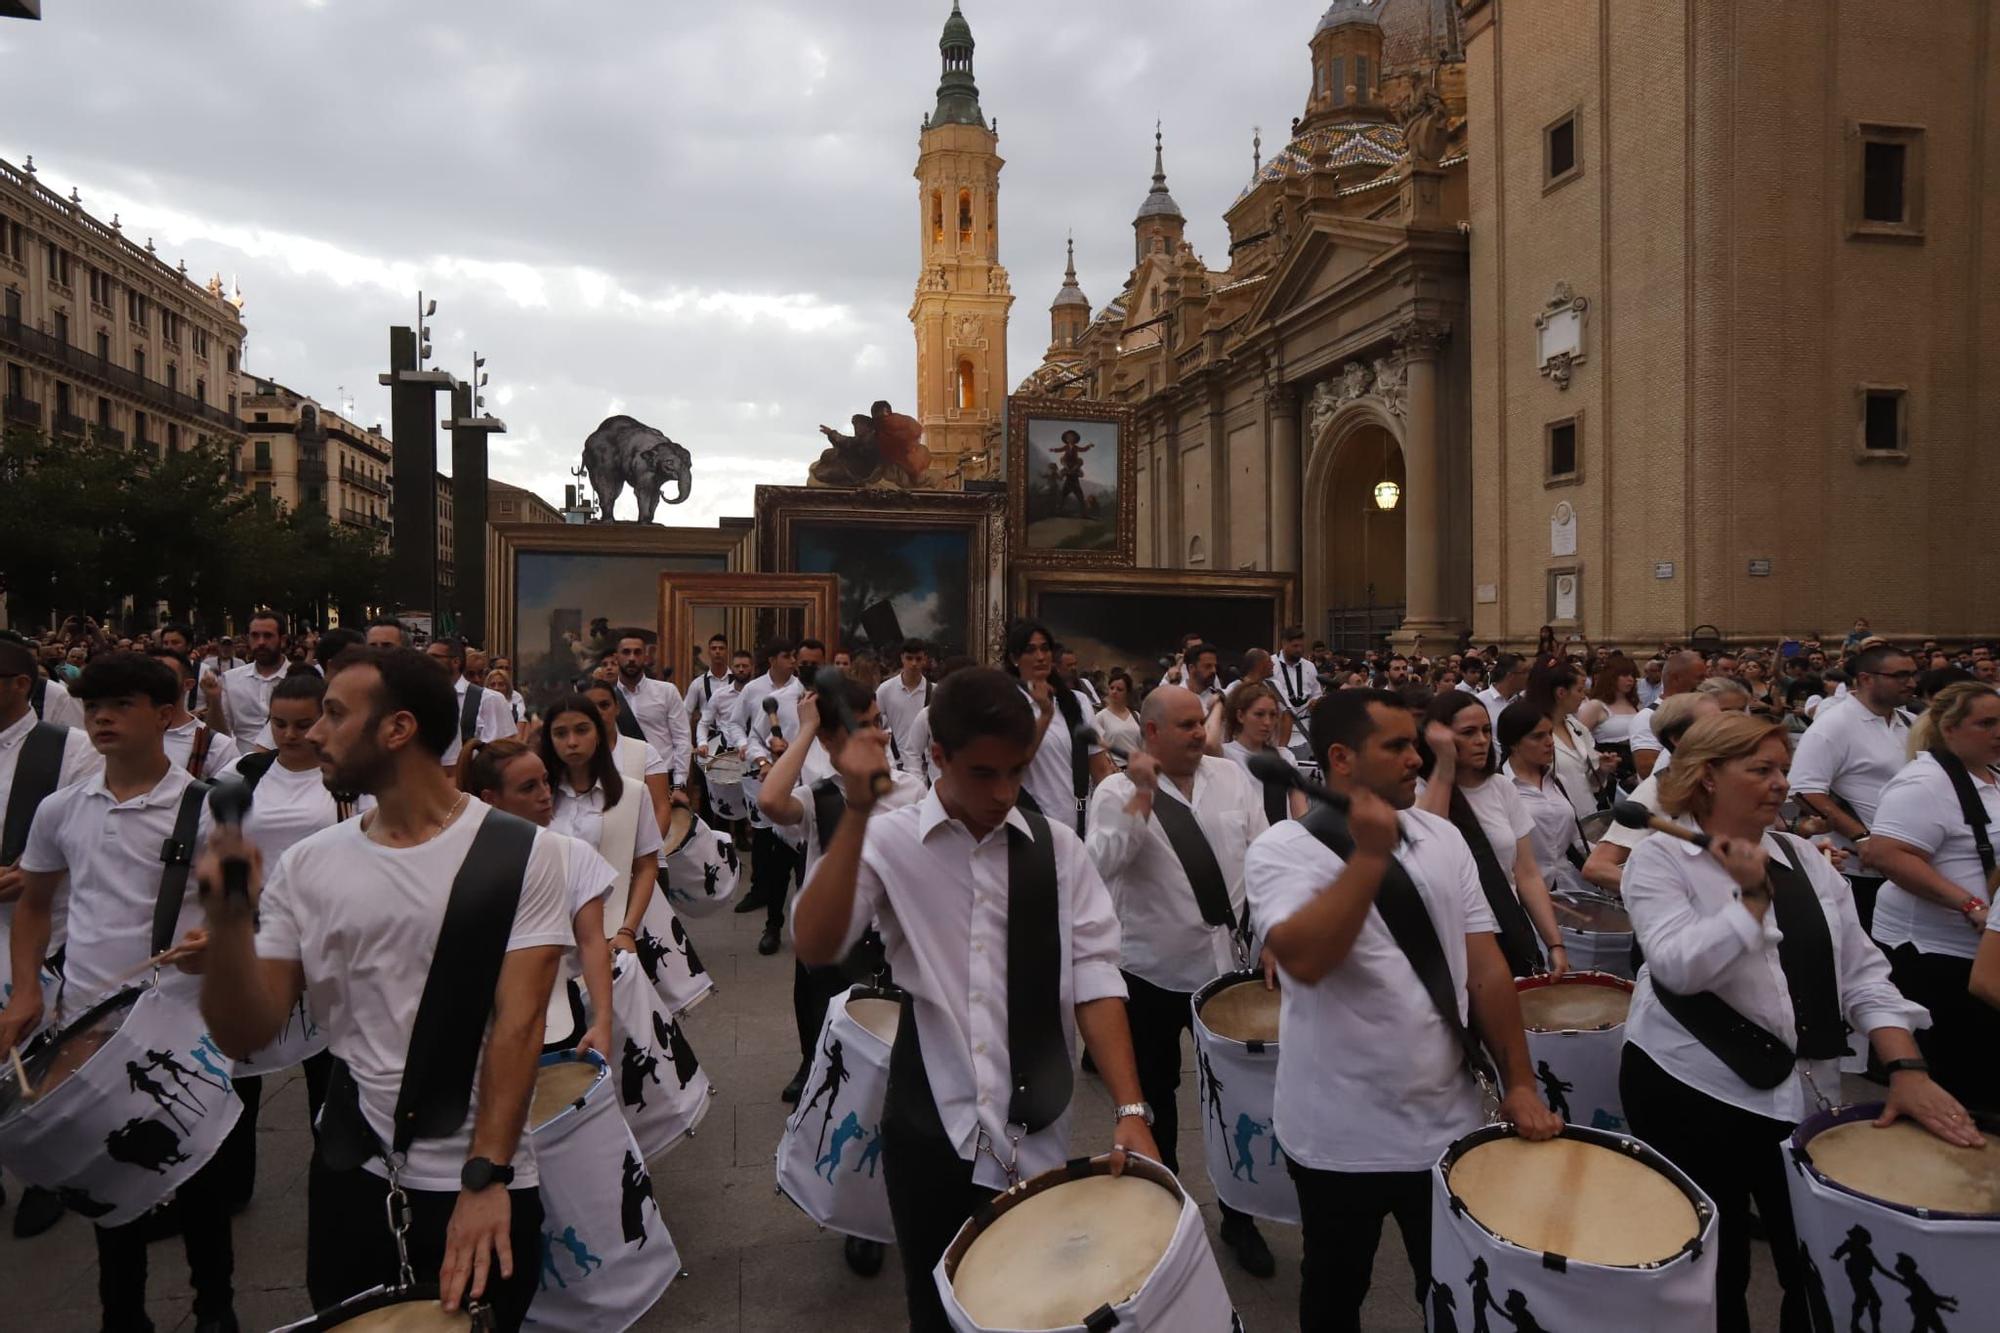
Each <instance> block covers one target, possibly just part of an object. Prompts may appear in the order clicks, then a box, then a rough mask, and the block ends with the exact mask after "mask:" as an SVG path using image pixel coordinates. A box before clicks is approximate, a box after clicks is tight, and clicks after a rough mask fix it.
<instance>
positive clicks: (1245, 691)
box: [1209, 680, 1306, 825]
mask: <svg viewBox="0 0 2000 1333" xmlns="http://www.w3.org/2000/svg"><path fill="white" fill-rule="evenodd" d="M1284 716H1285V715H1284V713H1283V711H1282V710H1281V708H1280V706H1279V703H1278V692H1277V691H1276V690H1274V689H1273V688H1271V685H1270V684H1269V682H1261V683H1260V682H1253V681H1243V680H1239V681H1237V682H1236V684H1234V685H1232V686H1230V689H1229V696H1228V698H1227V699H1226V700H1225V702H1224V703H1223V706H1222V709H1221V710H1220V711H1219V713H1212V714H1210V715H1209V727H1210V739H1211V740H1212V739H1213V738H1214V730H1215V728H1216V727H1217V726H1218V725H1219V726H1220V727H1221V730H1222V734H1223V735H1225V736H1227V737H1228V739H1227V740H1225V741H1224V742H1223V743H1222V757H1223V758H1225V759H1229V760H1233V761H1234V762H1236V763H1238V764H1241V765H1242V766H1243V771H1244V772H1245V773H1248V772H1249V771H1250V758H1251V756H1252V755H1258V754H1268V755H1270V756H1272V757H1273V758H1276V759H1280V760H1283V761H1284V762H1285V763H1288V764H1290V765H1291V766H1292V767H1293V768H1297V767H1298V766H1299V761H1298V756H1297V755H1295V754H1293V753H1292V752H1291V751H1290V750H1286V749H1282V748H1280V747H1279V745H1278V744H1277V735H1278V728H1279V724H1280V723H1281V721H1282V720H1283V718H1284ZM1252 782H1253V785H1255V786H1257V787H1258V788H1259V789H1260V796H1259V799H1260V800H1261V802H1262V803H1263V807H1264V820H1265V823H1266V825H1270V824H1276V823H1278V822H1279V821H1280V820H1284V819H1288V818H1291V817H1292V816H1294V815H1302V814H1304V813H1305V812H1306V798H1305V793H1303V792H1299V791H1294V790H1288V789H1286V788H1283V787H1275V786H1270V785H1268V784H1265V783H1261V782H1256V781H1255V779H1254V778H1253V779H1252Z"/></svg>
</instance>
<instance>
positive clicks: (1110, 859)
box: [1084, 685, 1277, 1277]
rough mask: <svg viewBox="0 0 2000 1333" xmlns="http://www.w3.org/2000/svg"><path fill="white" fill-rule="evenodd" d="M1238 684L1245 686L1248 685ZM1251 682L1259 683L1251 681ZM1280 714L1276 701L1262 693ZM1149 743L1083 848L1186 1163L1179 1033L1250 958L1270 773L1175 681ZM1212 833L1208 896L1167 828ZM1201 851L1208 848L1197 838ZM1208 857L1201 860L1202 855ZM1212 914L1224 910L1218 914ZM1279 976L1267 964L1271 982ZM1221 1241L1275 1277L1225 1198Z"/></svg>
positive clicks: (1172, 1158)
mask: <svg viewBox="0 0 2000 1333" xmlns="http://www.w3.org/2000/svg"><path fill="white" fill-rule="evenodd" d="M1238 688H1239V689H1241V688H1245V687H1241V686H1239V687H1238ZM1247 688H1248V689H1251V690H1260V691H1261V687H1259V686H1256V685H1252V686H1249V687H1247ZM1263 699H1264V706H1265V707H1266V708H1268V709H1269V710H1270V711H1271V712H1272V714H1273V715H1274V716H1275V714H1276V712H1277V702H1276V701H1275V700H1274V699H1271V698H1270V697H1269V695H1268V692H1264V693H1263ZM1140 725H1141V727H1142V728H1143V729H1144V734H1145V745H1144V747H1143V748H1142V749H1140V750H1138V751H1136V752H1135V753H1134V754H1133V755H1132V756H1131V759H1130V760H1129V761H1128V763H1127V765H1126V768H1125V771H1124V772H1123V773H1114V774H1112V775H1111V776H1110V777H1108V778H1106V779H1105V780H1104V781H1103V782H1100V783H1099V784H1098V785H1097V790H1096V791H1095V792H1093V793H1092V794H1091V798H1090V816H1089V832H1088V835H1087V836H1086V837H1085V839H1084V847H1085V849H1086V850H1087V851H1088V852H1089V853H1090V859H1091V860H1092V861H1093V862H1094V863H1095V864H1096V866H1097V873H1098V874H1099V875H1101V876H1103V878H1104V885H1105V887H1106V888H1107V889H1109V890H1110V892H1111V901H1112V903H1113V905H1114V906H1115V907H1116V908H1117V910H1118V925H1119V968H1120V970H1121V971H1123V973H1124V974H1125V990H1126V1015H1127V1018H1128V1019H1129V1021H1130V1023H1131V1027H1132V1050H1133V1054H1134V1057H1135V1058H1136V1060H1137V1062H1138V1069H1139V1091H1140V1093H1141V1095H1142V1096H1143V1097H1144V1098H1145V1100H1146V1102H1147V1104H1148V1105H1150V1106H1151V1107H1152V1108H1153V1139H1154V1141H1155V1142H1157V1143H1159V1144H1160V1145H1161V1148H1160V1152H1161V1154H1162V1156H1161V1159H1160V1160H1161V1161H1162V1162H1163V1163H1164V1164H1165V1165H1166V1167H1167V1169H1168V1170H1169V1171H1173V1172H1176V1173H1178V1172H1179V1170H1180V1157H1179V1154H1178V1153H1177V1152H1176V1147H1177V1146H1178V1133H1179V1126H1180V1122H1179V1118H1178V1115H1177V1112H1176V1107H1175V1091H1176V1089H1178V1088H1179V1087H1180V1084H1181V1063H1182V1057H1181V1038H1182V1035H1183V1034H1185V1033H1187V1032H1188V1031H1189V1029H1190V1027H1191V1026H1192V1023H1193V1009H1192V1004H1193V1000H1194V993H1195V992H1196V991H1198V990H1200V989H1201V988H1202V987H1203V986H1206V985H1207V984H1208V983H1209V982H1211V981H1213V980H1215V979H1216V978H1217V977H1219V976H1221V975H1222V974H1223V973H1225V972H1232V971H1235V970H1237V969H1238V968H1239V967H1242V966H1244V965H1246V964H1247V963H1248V962H1249V961H1250V954H1249V946H1248V942H1247V931H1243V930H1242V929H1241V923H1242V922H1243V916H1244V913H1243V902H1244V899H1243V855H1244V853H1245V852H1246V851H1248V850H1249V847H1250V844H1251V843H1252V842H1253V841H1255V840H1256V838H1257V836H1258V835H1259V834H1261V833H1262V832H1263V831H1264V830H1265V829H1266V828H1267V827H1269V824H1268V822H1267V821H1266V819H1265V817H1264V802H1263V792H1262V790H1261V784H1259V783H1257V782H1255V781H1253V780H1252V779H1251V777H1250V775H1249V773H1248V772H1247V770H1245V769H1244V768H1242V767H1240V766H1239V765H1238V764H1237V763H1235V762H1234V761H1232V760H1230V759H1225V758H1219V757H1217V756H1215V755H1209V754H1204V753H1203V752H1202V751H1203V748H1204V745H1205V743H1206V740H1207V736H1206V732H1205V728H1204V723H1203V719H1202V710H1201V704H1200V702H1199V701H1198V700H1196V698H1195V696H1194V695H1193V693H1191V692H1190V691H1188V690H1185V689H1182V688H1181V687H1180V686H1177V685H1162V686H1160V687H1159V688H1158V689H1156V690H1154V691H1153V692H1152V693H1151V694H1149V695H1147V696H1146V703H1145V706H1144V707H1143V708H1142V709H1141V710H1140ZM1169 817H1171V818H1172V819H1173V821H1174V826H1175V829H1176V831H1177V833H1178V835H1179V837H1181V838H1183V839H1190V840H1192V841H1198V843H1200V844H1206V846H1207V848H1208V858H1207V860H1208V863H1209V864H1210V865H1212V866H1213V867H1214V874H1213V876H1212V878H1213V884H1212V886H1211V885H1207V884H1205V885H1204V887H1205V888H1207V889H1208V891H1210V892H1218V898H1219V900H1218V901H1216V902H1214V903H1213V904H1210V903H1208V902H1206V901H1204V900H1202V899H1201V898H1200V895H1199V894H1198V893H1197V890H1196V888H1195V885H1194V880H1193V878H1192V877H1191V876H1190V874H1189V871H1188V863H1186V862H1184V861H1183V860H1182V859H1181V855H1180V851H1179V849H1178V847H1177V845H1176V841H1175V838H1174V837H1173V836H1170V835H1169V832H1168V825H1167V821H1168V818H1169ZM1193 854H1194V855H1195V856H1197V857H1199V856H1200V849H1199V846H1196V847H1194V849H1193ZM1195 864H1196V865H1197V867H1198V868H1199V867H1200V863H1199V861H1197V862H1196V863H1195ZM1211 913H1213V914H1214V915H1216V916H1219V917H1221V918H1222V920H1221V921H1219V922H1215V921H1211V920H1210V915H1211ZM1270 979H1271V976H1270V972H1269V969H1268V968H1267V974H1266V981H1267V984H1268V983H1269V982H1270ZM1222 1240H1223V1243H1224V1244H1226V1245H1228V1246H1229V1247H1230V1249H1231V1250H1232V1251H1233V1252H1234V1254H1235V1255H1236V1261H1237V1262H1238V1263H1239V1264H1241V1265H1242V1267H1243V1269H1244V1271H1246V1272H1248V1273H1251V1274H1253V1275H1254V1276H1257V1277H1270V1276H1271V1275H1272V1274H1273V1273H1275V1272H1276V1271H1277V1265H1276V1263H1275V1261H1274V1260H1273V1259H1272V1257H1271V1248H1270V1246H1269V1245H1267V1244H1265V1242H1264V1238H1263V1236H1261V1235H1260V1234H1258V1231H1257V1226H1256V1223H1255V1221H1254V1220H1253V1219H1251V1218H1250V1217H1249V1216H1248V1215H1247V1214H1244V1213H1239V1212H1237V1211H1236V1210H1235V1209H1233V1208H1231V1207H1229V1206H1228V1205H1227V1204H1223V1205H1222Z"/></svg>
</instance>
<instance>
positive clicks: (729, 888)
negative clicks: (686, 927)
mask: <svg viewBox="0 0 2000 1333" xmlns="http://www.w3.org/2000/svg"><path fill="white" fill-rule="evenodd" d="M667 845H668V847H669V848H670V849H671V850H669V851H667V852H666V853H664V854H663V855H662V856H661V858H660V889H661V892H663V893H664V894H665V895H666V898H667V902H668V904H669V905H670V906H671V907H673V909H674V910H675V911H677V912H682V913H685V914H686V915H688V916H690V917H699V916H711V915H713V914H715V913H717V912H720V911H721V910H722V909H723V908H725V907H728V906H729V905H730V903H731V902H732V901H733V900H734V899H735V897H736V886H737V882H738V879H739V876H738V874H737V872H738V871H739V870H740V869H741V868H742V862H741V861H740V860H739V859H738V857H737V855H736V843H735V841H734V840H733V839H731V838H730V836H729V835H728V834H727V833H717V832H716V831H715V830H714V829H712V828H710V827H709V826H708V825H707V824H705V823H703V822H702V821H701V820H700V819H696V820H695V821H694V822H693V824H692V826H691V827H690V830H689V832H688V835H687V837H686V838H685V839H683V840H681V841H680V842H679V843H675V842H673V841H672V840H671V839H670V840H669V841H668V844H667Z"/></svg>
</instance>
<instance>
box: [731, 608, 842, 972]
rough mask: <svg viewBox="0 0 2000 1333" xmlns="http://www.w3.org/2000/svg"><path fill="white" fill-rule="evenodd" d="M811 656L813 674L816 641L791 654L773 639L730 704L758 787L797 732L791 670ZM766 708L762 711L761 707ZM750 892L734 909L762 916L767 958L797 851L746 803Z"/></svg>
mask: <svg viewBox="0 0 2000 1333" xmlns="http://www.w3.org/2000/svg"><path fill="white" fill-rule="evenodd" d="M808 653H810V654H812V655H813V656H812V658H811V659H810V660H811V661H812V662H813V669H814V670H815V671H817V670H818V668H819V663H820V662H823V661H825V660H826V647H825V645H823V644H821V643H820V641H819V640H817V639H814V640H812V641H811V642H810V644H808V643H804V642H802V643H800V644H799V646H798V656H797V657H795V656H794V655H793V649H792V644H791V642H790V641H789V640H786V639H778V640H774V641H772V642H771V643H769V644H767V645H765V648H764V661H765V666H766V670H765V672H764V674H763V675H761V676H759V677H757V679H755V680H753V681H751V682H750V683H749V684H748V685H746V686H745V687H744V688H743V696H742V698H741V699H739V700H738V701H737V704H736V729H737V731H738V733H739V734H740V735H741V736H742V737H743V758H744V760H745V762H747V763H749V764H750V765H752V766H753V767H754V768H755V770H756V776H757V779H758V783H759V785H760V787H761V785H762V782H763V779H764V778H765V777H766V776H768V775H769V773H770V770H771V764H772V763H773V762H774V761H775V760H776V759H777V757H778V756H779V755H782V754H783V753H784V752H785V750H786V748H787V747H788V746H789V745H790V744H791V741H792V737H793V736H794V735H796V734H797V732H798V726H799V712H798V707H799V698H800V696H801V695H803V694H804V693H805V683H804V682H803V681H802V680H800V678H799V675H798V672H797V670H796V667H797V665H798V663H799V662H800V661H801V660H806V654H808ZM767 703H768V704H770V705H771V707H770V708H769V710H768V711H767V710H766V708H765V705H766V704H767ZM750 830H751V832H750V892H748V893H746V894H744V895H743V899H742V901H741V902H739V903H737V904H736V911H737V912H739V913H748V912H756V911H760V910H761V911H762V912H763V913H764V929H763V932H762V933H761V934H759V935H758V937H757V952H758V953H760V954H763V955H764V956H765V957H767V958H768V957H770V956H771V955H772V954H775V953H776V952H778V946H779V944H780V938H779V937H780V928H781V927H782V925H783V924H784V919H785V900H786V898H787V897H789V896H790V894H791V889H792V879H793V877H794V876H795V875H796V874H797V873H798V867H799V854H798V849H797V848H796V847H794V846H793V845H792V844H791V843H790V842H789V841H787V840H786V839H785V838H783V837H781V836H780V835H779V834H778V833H777V832H776V831H775V830H773V829H772V828H771V821H770V820H768V819H766V818H765V817H764V815H763V813H762V811H761V810H759V809H758V808H757V806H756V804H755V802H752V804H751V809H750Z"/></svg>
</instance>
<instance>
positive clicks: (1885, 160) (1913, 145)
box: [1847, 123, 1924, 241]
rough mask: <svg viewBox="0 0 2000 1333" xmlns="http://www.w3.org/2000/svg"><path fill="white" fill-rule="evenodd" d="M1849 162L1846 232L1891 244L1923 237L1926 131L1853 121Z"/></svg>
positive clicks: (1850, 127)
mask: <svg viewBox="0 0 2000 1333" xmlns="http://www.w3.org/2000/svg"><path fill="white" fill-rule="evenodd" d="M1848 133H1849V139H1850V142H1851V144H1852V147H1851V149H1850V150H1849V153H1848V161H1847V175H1848V180H1847V234H1848V235H1849V236H1850V237H1878V238H1887V239H1891V240H1911V241H1914V240H1922V239H1923V235H1924V131H1923V129H1922V128H1921V127H1920V126H1916V125H1874V124H1861V123H1855V124H1851V125H1850V126H1849V127H1848Z"/></svg>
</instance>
